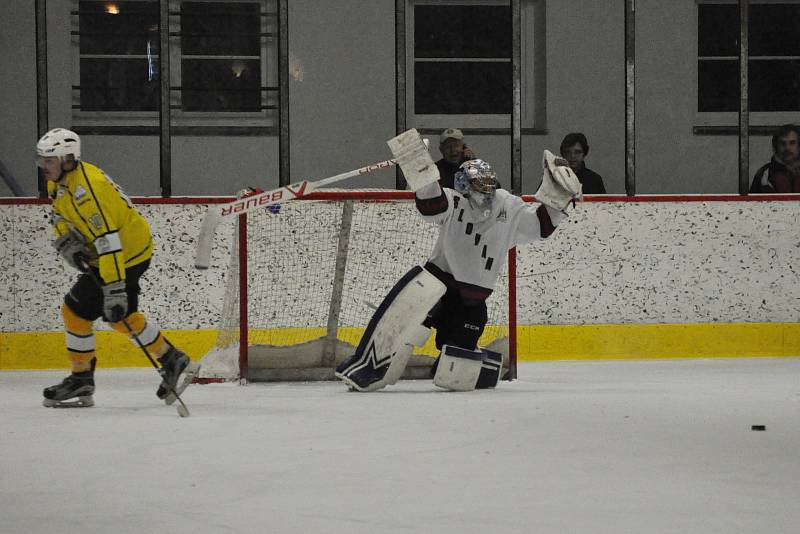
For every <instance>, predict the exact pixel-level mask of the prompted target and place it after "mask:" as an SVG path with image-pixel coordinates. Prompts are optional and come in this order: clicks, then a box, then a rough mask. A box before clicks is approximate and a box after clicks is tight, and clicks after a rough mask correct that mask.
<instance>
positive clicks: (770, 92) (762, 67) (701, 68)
mask: <svg viewBox="0 0 800 534" xmlns="http://www.w3.org/2000/svg"><path fill="white" fill-rule="evenodd" d="M748 18H749V28H748V32H749V33H748V41H749V56H750V59H749V62H748V82H749V83H748V97H749V107H750V111H751V112H756V113H757V112H769V113H776V112H791V111H800V33H798V32H797V28H800V4H798V3H758V4H756V3H753V4H750V11H749V15H748ZM697 35H698V46H697V49H698V60H697V109H698V111H699V112H734V111H738V110H739V98H740V92H739V6H738V5H737V4H736V3H728V4H719V3H715V4H710V3H702V4H699V5H698V17H697Z"/></svg>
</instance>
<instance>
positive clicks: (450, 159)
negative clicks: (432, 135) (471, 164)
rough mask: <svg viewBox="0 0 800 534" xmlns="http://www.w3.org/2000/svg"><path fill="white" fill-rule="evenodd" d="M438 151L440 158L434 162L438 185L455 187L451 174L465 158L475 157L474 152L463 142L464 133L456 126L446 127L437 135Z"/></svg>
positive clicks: (453, 174)
mask: <svg viewBox="0 0 800 534" xmlns="http://www.w3.org/2000/svg"><path fill="white" fill-rule="evenodd" d="M439 152H441V153H442V159H440V160H439V161H437V162H436V167H438V169H439V185H440V186H441V187H448V188H450V189H455V184H454V183H453V176H455V173H456V171H457V170H458V169H459V167H461V164H462V163H464V162H465V161H467V160H471V159H475V153H474V152H472V150H471V149H469V148H467V145H465V144H464V134H463V133H462V132H461V130H459V129H458V128H448V129H446V130H444V131H443V132H442V134H441V135H440V136H439Z"/></svg>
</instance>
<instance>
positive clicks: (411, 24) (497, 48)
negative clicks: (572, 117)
mask: <svg viewBox="0 0 800 534" xmlns="http://www.w3.org/2000/svg"><path fill="white" fill-rule="evenodd" d="M541 8H542V6H541V2H537V1H535V0H529V1H523V4H522V34H523V35H522V43H521V44H522V73H521V77H522V100H523V102H522V113H523V127H534V126H541V127H543V126H544V124H541V122H543V121H537V115H540V114H541V112H542V111H543V102H537V100H536V91H535V89H536V81H537V75H540V74H542V73H540V70H541V67H543V65H544V61H543V59H539V58H537V56H536V52H537V47H536V46H535V43H536V41H537V40H538V41H539V42H543V39H544V32H543V31H539V30H540V29H539V28H535V22H536V19H537V16H536V11H537V10H539V9H541ZM539 20H543V17H539ZM511 22H512V20H511V7H510V5H509V2H508V1H497V0H439V1H436V0H410V2H409V5H408V8H407V10H406V27H407V30H406V31H407V41H406V42H407V54H406V57H407V64H406V72H407V87H406V94H407V102H406V107H407V110H408V115H409V117H408V118H409V119H410V123H411V124H414V125H415V126H417V127H423V128H442V127H445V126H449V125H452V124H458V125H460V126H461V127H473V128H481V127H483V128H507V127H508V126H509V117H510V114H511V108H512V78H511V76H512V71H511V67H512V65H511V54H512V42H511V37H512V28H511ZM541 50H543V46H540V47H538V51H541ZM539 78H541V80H543V76H541V75H540V76H539ZM541 94H542V95H543V94H544V91H541Z"/></svg>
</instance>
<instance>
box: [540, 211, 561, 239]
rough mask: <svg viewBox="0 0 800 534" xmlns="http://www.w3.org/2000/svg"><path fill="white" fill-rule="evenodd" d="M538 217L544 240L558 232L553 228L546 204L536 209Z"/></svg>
mask: <svg viewBox="0 0 800 534" xmlns="http://www.w3.org/2000/svg"><path fill="white" fill-rule="evenodd" d="M536 216H537V217H539V226H540V227H541V229H542V238H546V237H549V236H550V234H552V233H553V232H555V231H556V227H555V226H553V221H551V220H550V214H549V213H547V208H545V207H544V204H542V205H541V206H539V207H538V208H537V209H536Z"/></svg>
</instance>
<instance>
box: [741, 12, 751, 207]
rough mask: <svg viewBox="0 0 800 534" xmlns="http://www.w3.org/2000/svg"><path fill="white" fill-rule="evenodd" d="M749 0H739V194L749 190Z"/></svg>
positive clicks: (744, 193)
mask: <svg viewBox="0 0 800 534" xmlns="http://www.w3.org/2000/svg"><path fill="white" fill-rule="evenodd" d="M749 4H750V1H749V0H739V87H740V94H739V194H740V195H746V194H747V193H748V192H749V191H750V103H749V102H748V96H749V95H748V93H749V91H748V79H749V77H748V64H747V63H748V58H749V55H750V54H749V42H748V31H747V29H748V26H749V9H748V8H749Z"/></svg>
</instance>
